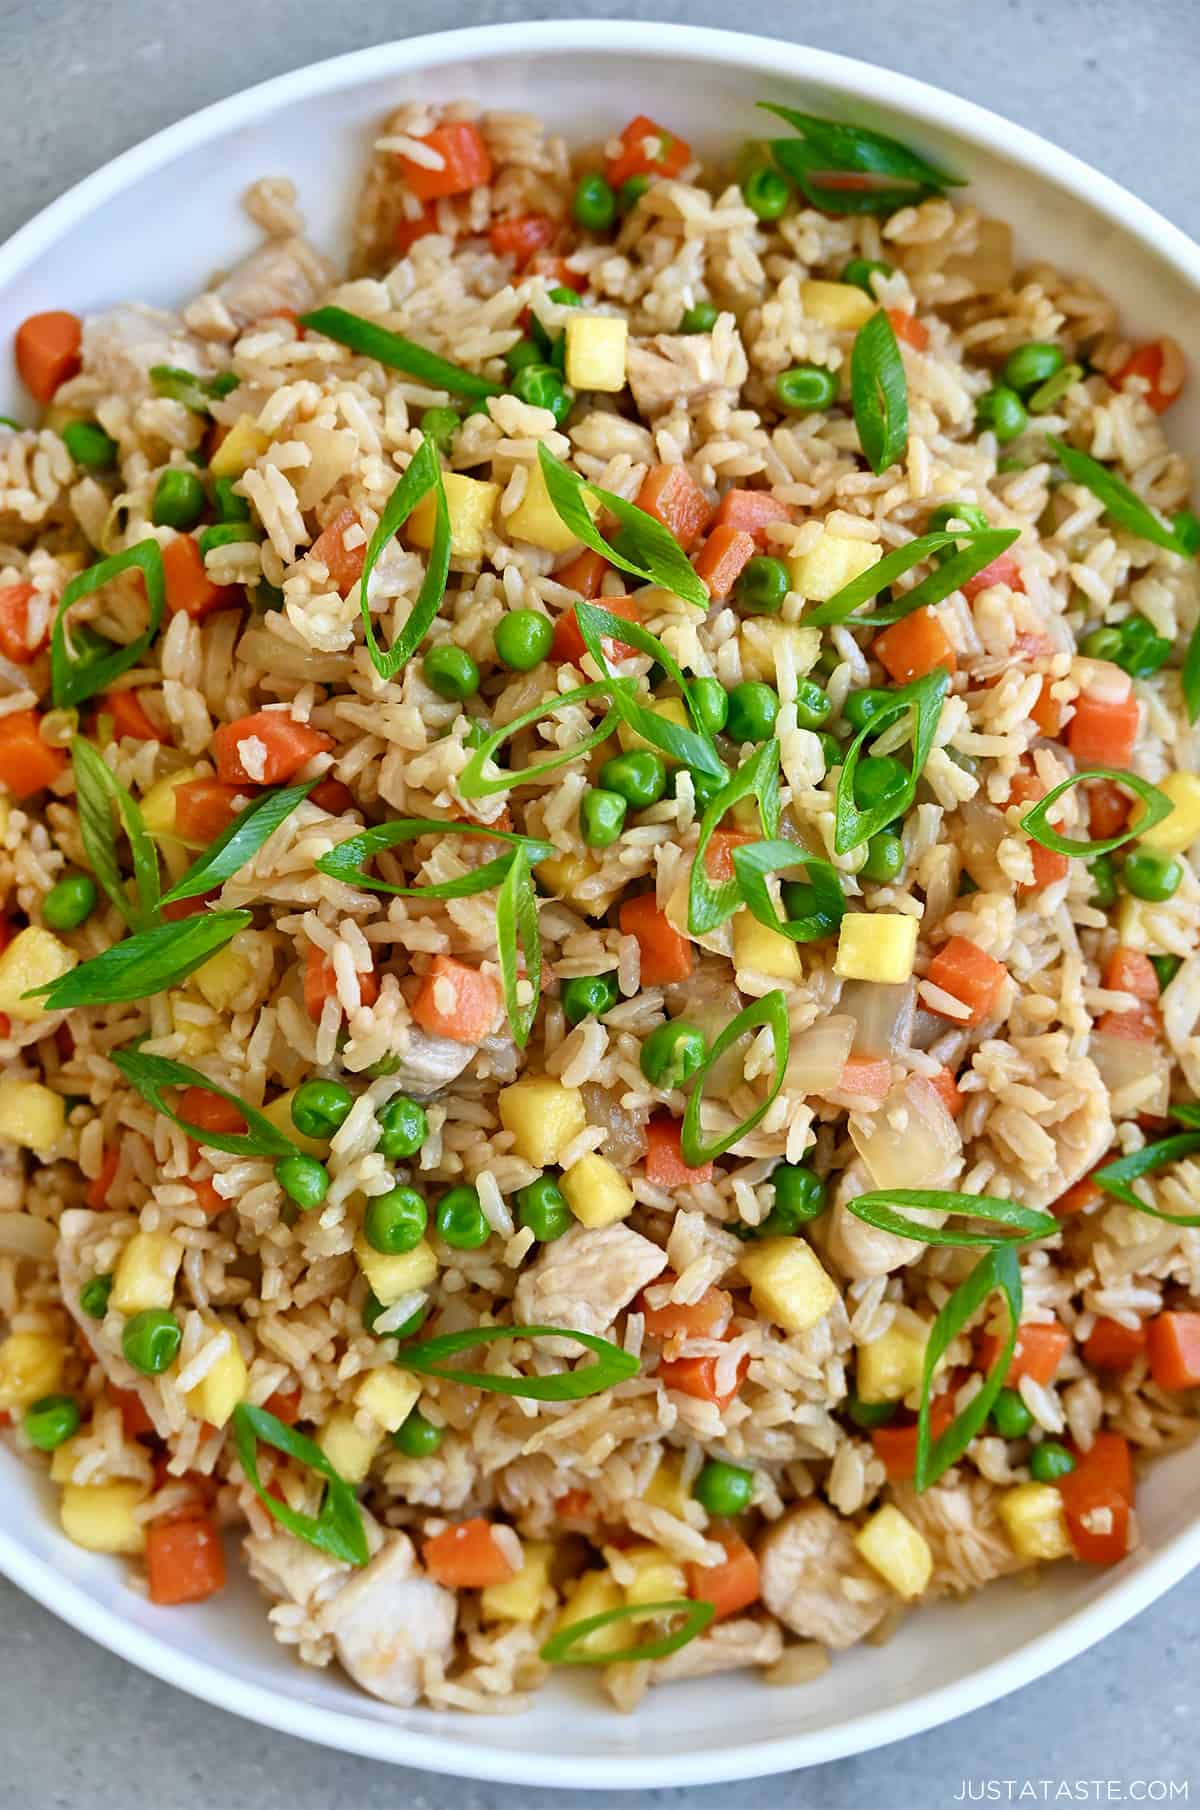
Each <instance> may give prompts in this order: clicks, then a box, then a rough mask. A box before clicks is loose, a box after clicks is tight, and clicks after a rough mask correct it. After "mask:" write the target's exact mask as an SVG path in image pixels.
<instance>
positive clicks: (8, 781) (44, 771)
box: [0, 710, 67, 798]
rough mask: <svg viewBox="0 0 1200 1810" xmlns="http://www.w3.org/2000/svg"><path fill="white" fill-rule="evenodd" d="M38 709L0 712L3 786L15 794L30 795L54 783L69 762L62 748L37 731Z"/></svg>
mask: <svg viewBox="0 0 1200 1810" xmlns="http://www.w3.org/2000/svg"><path fill="white" fill-rule="evenodd" d="M41 720H42V719H41V717H40V716H39V715H38V713H37V711H36V710H13V711H10V712H9V714H8V715H7V716H0V787H3V789H4V790H5V791H6V792H10V793H11V794H12V796H13V797H14V798H31V797H32V796H33V794H34V793H35V792H40V791H41V790H42V788H43V787H44V786H50V785H53V784H54V781H55V780H56V779H57V778H58V776H59V774H60V773H61V772H62V771H63V769H64V768H65V767H66V764H67V757H66V755H65V754H64V753H63V750H62V749H61V748H52V747H51V746H50V744H49V742H44V741H43V740H42V738H41V736H40V735H39V734H38V727H39V725H40V723H41Z"/></svg>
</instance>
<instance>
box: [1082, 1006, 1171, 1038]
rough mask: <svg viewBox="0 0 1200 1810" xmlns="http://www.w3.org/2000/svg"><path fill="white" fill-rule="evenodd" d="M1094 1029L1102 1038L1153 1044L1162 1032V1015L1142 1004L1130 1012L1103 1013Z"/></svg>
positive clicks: (1151, 1007)
mask: <svg viewBox="0 0 1200 1810" xmlns="http://www.w3.org/2000/svg"><path fill="white" fill-rule="evenodd" d="M1096 1029H1097V1031H1098V1032H1099V1033H1100V1034H1101V1036H1104V1037H1127V1038H1128V1039H1129V1041H1130V1042H1131V1043H1153V1042H1154V1039H1155V1038H1156V1037H1157V1036H1158V1033H1159V1032H1160V1031H1161V1030H1162V1013H1161V1012H1160V1011H1159V1009H1158V1007H1157V1006H1150V1005H1146V1004H1144V1003H1143V1004H1140V1005H1138V1006H1136V1007H1135V1008H1134V1010H1133V1011H1132V1012H1105V1013H1104V1015H1103V1017H1101V1018H1098V1019H1097V1020H1096Z"/></svg>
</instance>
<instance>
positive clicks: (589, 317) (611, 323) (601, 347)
mask: <svg viewBox="0 0 1200 1810" xmlns="http://www.w3.org/2000/svg"><path fill="white" fill-rule="evenodd" d="M628 337H629V326H628V323H627V321H626V320H625V318H624V316H623V315H617V314H580V313H577V312H574V311H573V312H572V313H570V314H569V315H568V316H567V347H566V352H567V356H566V375H567V382H568V383H569V384H571V385H572V386H573V388H575V389H577V390H614V391H615V390H623V389H624V388H625V342H626V340H627V339H628Z"/></svg>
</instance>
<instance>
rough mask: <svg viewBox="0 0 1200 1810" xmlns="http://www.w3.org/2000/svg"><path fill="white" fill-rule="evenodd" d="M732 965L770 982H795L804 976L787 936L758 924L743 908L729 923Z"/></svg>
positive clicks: (797, 956)
mask: <svg viewBox="0 0 1200 1810" xmlns="http://www.w3.org/2000/svg"><path fill="white" fill-rule="evenodd" d="M733 965H734V968H735V969H738V970H739V971H740V970H741V969H746V968H748V969H752V970H753V972H754V973H755V974H767V975H769V976H770V977H771V979H772V980H792V981H798V980H799V979H800V978H801V977H802V975H803V973H804V965H803V963H802V962H801V960H800V951H799V949H798V948H797V947H796V944H795V943H793V942H792V940H791V938H790V937H786V936H781V935H780V933H779V932H778V930H772V929H771V927H770V925H769V924H762V923H760V922H759V920H758V919H757V918H756V917H755V916H754V914H753V912H751V911H748V910H746V909H745V908H744V907H743V909H742V910H741V911H739V912H737V913H736V915H735V917H734V920H733Z"/></svg>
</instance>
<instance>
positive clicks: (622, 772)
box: [600, 748, 667, 811]
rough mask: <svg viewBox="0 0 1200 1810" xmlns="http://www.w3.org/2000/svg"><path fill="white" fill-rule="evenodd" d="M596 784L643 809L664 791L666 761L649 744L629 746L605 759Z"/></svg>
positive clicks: (665, 785) (661, 795)
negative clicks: (629, 747) (598, 781)
mask: <svg viewBox="0 0 1200 1810" xmlns="http://www.w3.org/2000/svg"><path fill="white" fill-rule="evenodd" d="M600 784H601V785H602V786H607V788H608V790H609V791H610V792H615V793H616V794H617V796H618V797H620V798H623V799H624V800H625V802H626V804H630V805H632V806H633V808H634V810H635V811H645V810H648V809H649V808H650V806H651V805H652V804H657V803H658V801H659V799H660V798H663V797H665V795H666V790H667V768H666V763H665V762H664V761H663V759H662V758H661V756H660V755H657V754H655V752H654V750H653V749H652V748H631V749H630V750H629V752H628V753H627V754H614V755H613V757H612V759H611V760H606V761H605V763H604V765H603V766H602V767H601V769H600Z"/></svg>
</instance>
